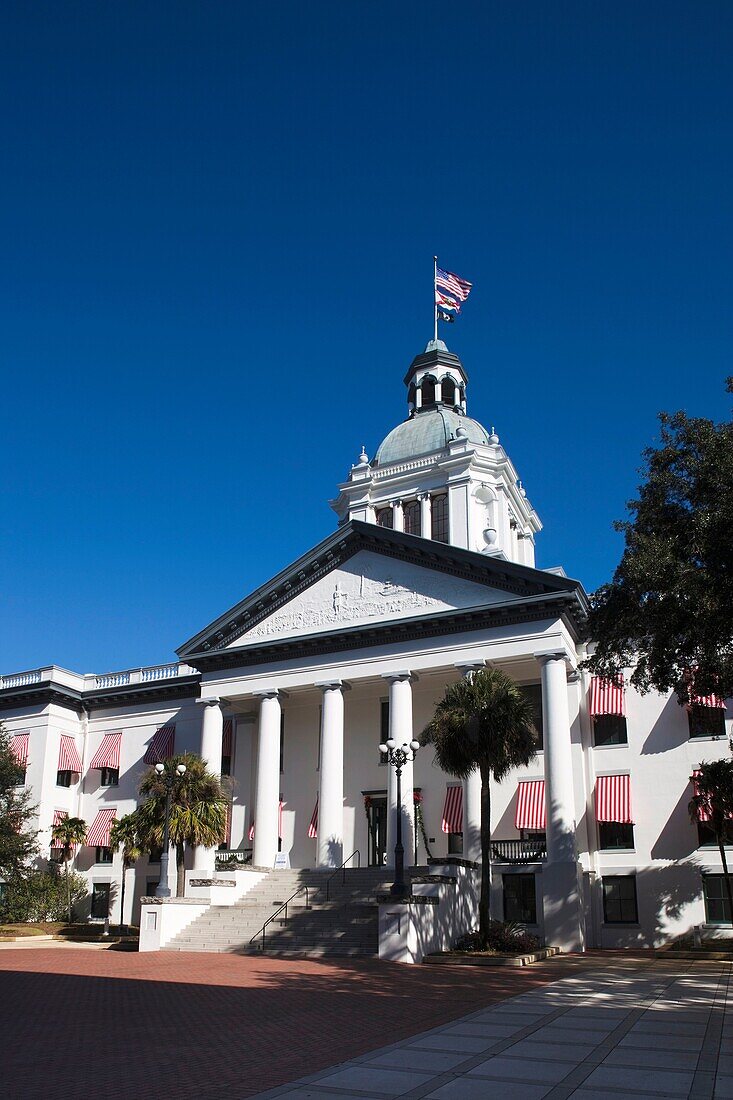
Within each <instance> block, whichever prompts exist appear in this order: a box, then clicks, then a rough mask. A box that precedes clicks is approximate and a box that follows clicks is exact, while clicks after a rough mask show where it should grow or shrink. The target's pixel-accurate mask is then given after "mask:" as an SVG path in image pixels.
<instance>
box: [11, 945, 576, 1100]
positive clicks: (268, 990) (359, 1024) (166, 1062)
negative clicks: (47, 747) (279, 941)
mask: <svg viewBox="0 0 733 1100" xmlns="http://www.w3.org/2000/svg"><path fill="white" fill-rule="evenodd" d="M557 976H558V964H557V963H555V964H553V965H552V966H547V967H543V968H541V969H540V968H537V969H533V970H531V971H527V972H524V971H515V970H511V971H508V970H501V971H493V970H492V971H490V972H489V973H487V972H486V971H485V970H475V969H466V968H464V969H460V970H451V971H446V970H441V969H438V968H437V967H436V968H432V967H427V966H423V967H420V966H416V967H404V966H399V965H397V964H385V963H379V962H376V961H372V960H359V961H353V962H352V961H347V960H343V961H342V962H329V963H321V962H317V961H315V960H306V959H297V960H296V959H290V960H278V959H258V958H251V957H239V956H232V955H212V954H201V953H197V954H193V953H191V954H163V953H161V954H151V955H138V954H136V953H128V952H117V951H108V950H104V951H99V950H90V949H83V948H78V947H76V948H72V947H59V948H56V947H53V948H25V947H24V948H21V949H17V950H12V949H9V948H7V949H3V950H1V951H0V1035H2V1051H3V1053H2V1061H3V1066H2V1080H3V1086H2V1089H1V1090H0V1091H2V1094H3V1095H4V1096H6V1097H8V1098H10V1097H12V1098H13V1100H31V1098H33V1100H40V1098H41V1097H48V1096H53V1097H54V1100H77V1098H84V1100H97V1097H99V1098H101V1097H105V1098H110V1097H114V1098H115V1100H139V1098H140V1097H143V1096H156V1097H159V1098H161V1100H162V1098H164V1097H177V1098H180V1100H183V1098H186V1097H200V1098H202V1100H209V1098H213V1097H216V1098H220V1097H221V1098H224V1097H227V1098H233V1097H248V1096H254V1095H255V1094H257V1093H258V1092H261V1091H262V1090H264V1089H268V1088H271V1087H272V1086H274V1085H278V1084H281V1083H283V1082H286V1081H291V1080H293V1079H294V1078H297V1077H302V1076H303V1074H304V1073H314V1072H315V1071H316V1070H319V1069H324V1068H326V1067H327V1066H330V1065H332V1064H333V1063H334V1062H340V1061H344V1060H345V1059H348V1058H353V1057H356V1056H358V1055H361V1054H363V1053H365V1052H366V1051H369V1050H373V1049H374V1048H376V1047H380V1046H383V1045H384V1044H385V1043H387V1042H394V1041H396V1040H398V1039H402V1038H407V1037H408V1036H410V1035H414V1034H415V1033H416V1032H419V1031H424V1030H425V1029H427V1028H431V1027H435V1026H437V1025H438V1024H440V1023H443V1022H445V1021H448V1020H453V1019H456V1018H458V1017H460V1016H463V1015H464V1014H465V1013H467V1012H472V1011H475V1010H476V1009H479V1008H481V1007H483V1006H486V1005H489V1004H491V1003H493V1002H494V1001H497V1000H500V999H501V998H505V997H507V996H512V995H514V994H515V993H518V992H521V991H522V990H527V989H532V988H534V987H536V986H538V985H541V984H543V983H545V982H547V981H552V980H553V979H554V978H556V977H557Z"/></svg>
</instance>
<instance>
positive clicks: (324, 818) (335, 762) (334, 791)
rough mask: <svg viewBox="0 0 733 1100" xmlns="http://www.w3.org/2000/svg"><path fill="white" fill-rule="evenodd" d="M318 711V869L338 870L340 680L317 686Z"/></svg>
mask: <svg viewBox="0 0 733 1100" xmlns="http://www.w3.org/2000/svg"><path fill="white" fill-rule="evenodd" d="M316 687H320V688H321V691H322V692H323V704H322V707H321V769H320V772H319V786H318V866H319V867H340V866H341V862H342V860H343V858H344V693H343V685H342V683H341V681H340V680H332V681H330V682H328V683H325V684H317V685H316Z"/></svg>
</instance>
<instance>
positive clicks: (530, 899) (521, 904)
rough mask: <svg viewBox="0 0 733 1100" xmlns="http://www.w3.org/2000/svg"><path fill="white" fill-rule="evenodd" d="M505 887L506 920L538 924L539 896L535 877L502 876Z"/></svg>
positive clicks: (525, 875)
mask: <svg viewBox="0 0 733 1100" xmlns="http://www.w3.org/2000/svg"><path fill="white" fill-rule="evenodd" d="M501 877H502V880H503V886H504V920H516V921H521V922H522V923H523V924H537V895H536V892H535V887H534V875H527V874H522V875H502V876H501Z"/></svg>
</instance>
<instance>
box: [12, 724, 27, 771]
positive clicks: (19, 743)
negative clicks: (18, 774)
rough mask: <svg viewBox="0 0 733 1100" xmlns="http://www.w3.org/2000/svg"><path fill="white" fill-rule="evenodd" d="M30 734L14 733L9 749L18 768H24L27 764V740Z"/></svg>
mask: <svg viewBox="0 0 733 1100" xmlns="http://www.w3.org/2000/svg"><path fill="white" fill-rule="evenodd" d="M29 737H30V732H28V733H14V734H13V736H12V738H11V741H10V748H11V751H12V753H13V756H14V757H15V762H16V764H17V765H18V767H19V768H24V767H25V766H26V764H27V763H28V739H29Z"/></svg>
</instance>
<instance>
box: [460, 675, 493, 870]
mask: <svg viewBox="0 0 733 1100" xmlns="http://www.w3.org/2000/svg"><path fill="white" fill-rule="evenodd" d="M485 665H486V662H485V661H466V662H465V663H463V664H460V665H456V668H457V669H458V671H459V672H460V673H461V675H463V676H470V675H471V673H472V672H476V671H478V669H480V668H484V667H485ZM463 855H464V856H465V858H466V859H472V860H474V861H475V862H476V863H480V862H481V772H480V771H479V769H478V768H474V769H473V771H472V772H471V774H470V775H469V776H468V778H467V779H464V780H463Z"/></svg>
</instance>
